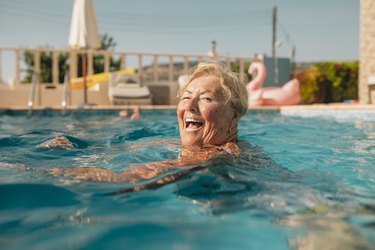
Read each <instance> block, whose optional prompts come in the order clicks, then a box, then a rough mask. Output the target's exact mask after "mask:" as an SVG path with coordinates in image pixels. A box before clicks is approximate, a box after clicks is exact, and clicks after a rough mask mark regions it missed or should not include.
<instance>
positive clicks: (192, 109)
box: [186, 98, 198, 112]
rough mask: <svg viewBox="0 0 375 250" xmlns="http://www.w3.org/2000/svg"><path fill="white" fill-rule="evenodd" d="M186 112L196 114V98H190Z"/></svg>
mask: <svg viewBox="0 0 375 250" xmlns="http://www.w3.org/2000/svg"><path fill="white" fill-rule="evenodd" d="M186 110H188V111H190V112H197V111H198V101H197V100H196V98H191V99H190V100H189V101H188V103H187V105H186Z"/></svg>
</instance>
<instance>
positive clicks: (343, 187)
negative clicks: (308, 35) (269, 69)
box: [0, 110, 375, 250]
mask: <svg viewBox="0 0 375 250" xmlns="http://www.w3.org/2000/svg"><path fill="white" fill-rule="evenodd" d="M117 113H118V112H116V111H95V112H94V111H86V112H84V111H74V112H71V113H69V114H68V115H67V116H60V114H59V113H58V112H54V111H44V112H36V113H35V114H34V115H33V116H31V117H28V116H27V115H26V113H24V112H13V113H9V112H2V113H1V115H0V246H1V247H0V248H2V249H177V250H178V249H184V250H185V249H320V250H321V249H328V248H330V249H375V122H374V121H371V120H365V119H363V120H358V119H350V117H347V119H342V117H341V118H340V119H335V118H332V117H320V116H318V117H305V118H302V117H296V116H284V115H281V114H280V113H278V112H274V111H261V112H260V111H259V112H256V111H252V112H248V113H247V114H246V116H245V117H243V118H242V120H241V122H240V124H239V131H240V132H239V139H240V146H241V148H242V150H243V153H242V154H241V156H240V157H238V158H218V159H214V160H211V161H209V162H207V163H206V165H205V167H204V168H201V169H198V170H196V171H192V172H190V173H188V174H186V175H184V176H182V178H180V179H178V180H177V181H175V182H172V183H168V184H166V185H161V186H157V187H155V186H152V187H150V188H146V189H144V190H141V191H138V192H135V191H133V192H132V191H129V190H132V188H133V187H134V185H142V184H145V182H146V181H143V182H140V183H136V184H129V183H105V182H101V183H99V182H88V181H79V180H76V179H72V178H67V177H54V176H51V175H48V174H46V173H45V171H44V170H46V169H49V168H56V167H57V168H74V167H102V168H106V169H110V170H112V171H114V172H121V171H123V170H124V169H126V168H128V167H129V166H130V165H132V164H142V163H147V162H158V161H163V160H168V159H177V158H178V153H179V147H180V146H179V145H178V143H177V144H176V142H175V140H174V139H176V138H178V136H179V135H178V127H177V119H176V115H175V111H158V110H156V111H147V110H146V111H143V112H142V114H141V118H140V119H139V120H137V121H130V120H126V119H118V118H117V117H116V116H117ZM57 136H61V137H64V138H65V139H67V140H68V141H70V142H71V143H72V144H73V145H74V147H73V148H66V149H61V148H43V147H40V146H38V145H41V144H42V143H44V142H46V141H48V140H51V139H53V138H56V137H57ZM159 140H166V141H167V142H168V141H170V144H171V145H172V146H171V145H168V143H166V144H152V143H151V144H150V143H148V142H153V141H159ZM140 143H144V144H145V146H143V147H133V146H134V145H139V144H140ZM171 171H172V170H171ZM175 171H178V170H175ZM158 178H161V177H155V178H154V179H153V180H151V181H155V180H157V179H158ZM148 182H150V180H149V181H148ZM146 184H147V183H146Z"/></svg>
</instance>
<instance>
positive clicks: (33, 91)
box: [27, 72, 39, 116]
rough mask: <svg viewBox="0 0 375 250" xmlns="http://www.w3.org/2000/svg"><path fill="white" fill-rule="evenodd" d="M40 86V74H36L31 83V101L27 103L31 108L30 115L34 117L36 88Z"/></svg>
mask: <svg viewBox="0 0 375 250" xmlns="http://www.w3.org/2000/svg"><path fill="white" fill-rule="evenodd" d="M38 84H39V72H34V73H33V77H32V81H31V88H30V93H29V101H28V102H27V106H28V107H29V110H28V115H29V116H30V115H32V113H33V107H34V101H35V94H36V88H37V87H38Z"/></svg>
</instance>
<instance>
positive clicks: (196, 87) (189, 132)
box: [177, 63, 247, 146]
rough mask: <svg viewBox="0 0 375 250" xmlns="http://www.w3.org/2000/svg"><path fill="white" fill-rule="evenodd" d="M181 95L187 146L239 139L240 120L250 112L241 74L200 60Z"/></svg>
mask: <svg viewBox="0 0 375 250" xmlns="http://www.w3.org/2000/svg"><path fill="white" fill-rule="evenodd" d="M178 97H179V98H180V102H179V104H178V107H177V117H178V124H179V130H180V135H181V141H182V144H183V145H193V146H203V145H223V144H225V143H227V142H236V140H237V123H238V121H239V119H240V117H241V116H242V115H244V114H245V113H246V111H247V92H246V89H245V85H244V84H243V83H242V82H240V80H239V78H238V76H237V74H235V73H233V72H231V71H228V70H226V69H225V68H224V67H223V66H221V65H219V64H215V63H200V64H199V65H198V66H197V67H196V68H195V70H194V72H193V74H192V75H191V76H190V78H189V80H188V82H187V83H186V84H185V86H183V87H182V88H181V89H180V91H179V93H178Z"/></svg>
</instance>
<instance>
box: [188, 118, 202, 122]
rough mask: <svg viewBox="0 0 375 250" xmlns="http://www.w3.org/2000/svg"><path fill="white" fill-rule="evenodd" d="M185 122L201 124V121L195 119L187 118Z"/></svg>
mask: <svg viewBox="0 0 375 250" xmlns="http://www.w3.org/2000/svg"><path fill="white" fill-rule="evenodd" d="M185 121H186V122H200V121H198V120H195V119H193V118H186V120H185Z"/></svg>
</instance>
